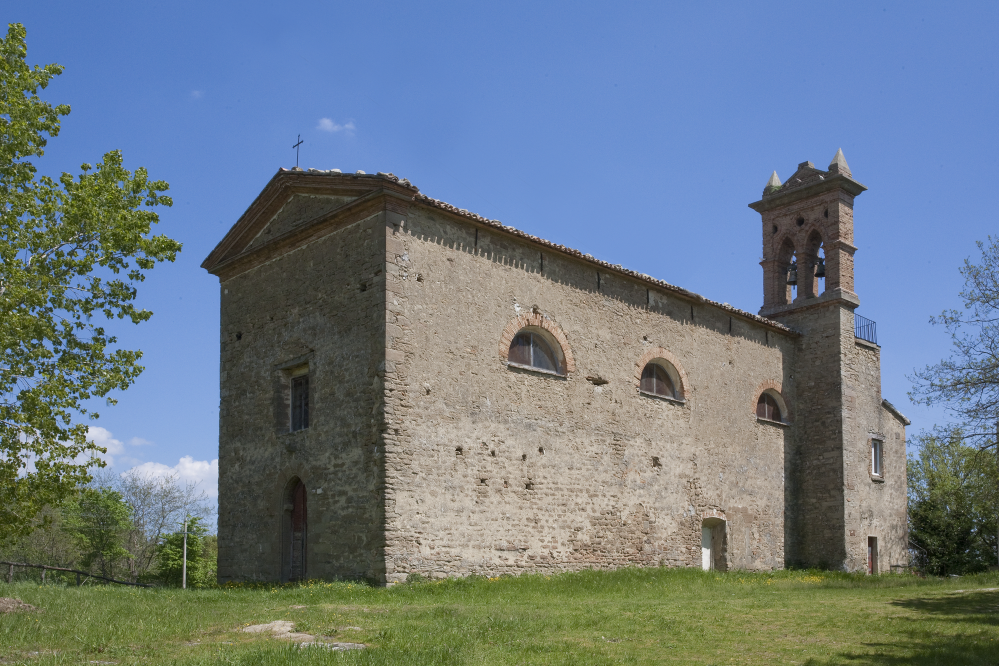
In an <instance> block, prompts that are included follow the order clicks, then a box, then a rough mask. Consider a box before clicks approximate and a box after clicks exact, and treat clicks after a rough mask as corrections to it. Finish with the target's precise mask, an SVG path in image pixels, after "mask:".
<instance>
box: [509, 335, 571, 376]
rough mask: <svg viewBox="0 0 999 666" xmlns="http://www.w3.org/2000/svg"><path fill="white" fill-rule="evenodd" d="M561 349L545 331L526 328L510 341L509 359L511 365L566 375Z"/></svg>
mask: <svg viewBox="0 0 999 666" xmlns="http://www.w3.org/2000/svg"><path fill="white" fill-rule="evenodd" d="M560 351H561V349H560V348H559V347H558V344H557V343H554V342H552V341H550V340H548V336H546V335H545V334H544V333H541V332H539V331H533V330H528V329H525V330H522V331H520V332H519V333H517V335H516V336H514V338H513V342H511V343H510V353H509V354H508V355H507V361H509V363H510V364H511V365H517V366H521V367H524V368H531V369H532V370H540V371H542V372H550V373H552V374H555V375H564V374H565V365H564V364H563V362H562V354H561V353H559V352H560Z"/></svg>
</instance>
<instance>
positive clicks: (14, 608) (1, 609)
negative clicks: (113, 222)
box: [0, 597, 38, 613]
mask: <svg viewBox="0 0 999 666" xmlns="http://www.w3.org/2000/svg"><path fill="white" fill-rule="evenodd" d="M36 610H38V609H37V608H35V607H34V606H32V605H31V604H26V603H24V602H23V601H21V600H20V599H12V598H10V597H0V613H23V612H28V611H36Z"/></svg>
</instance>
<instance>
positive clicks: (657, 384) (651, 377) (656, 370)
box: [638, 362, 676, 400]
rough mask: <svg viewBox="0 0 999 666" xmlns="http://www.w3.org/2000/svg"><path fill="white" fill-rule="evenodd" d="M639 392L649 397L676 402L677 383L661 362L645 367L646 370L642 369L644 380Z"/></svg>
mask: <svg viewBox="0 0 999 666" xmlns="http://www.w3.org/2000/svg"><path fill="white" fill-rule="evenodd" d="M638 390H640V391H641V392H642V393H646V394H648V395H655V396H658V397H660V398H672V399H673V400H676V383H675V382H674V381H673V378H672V377H670V373H669V371H668V370H667V369H666V368H665V367H664V364H663V363H661V362H660V363H656V362H652V363H647V364H646V365H645V368H643V369H642V380H641V383H640V384H639V388H638Z"/></svg>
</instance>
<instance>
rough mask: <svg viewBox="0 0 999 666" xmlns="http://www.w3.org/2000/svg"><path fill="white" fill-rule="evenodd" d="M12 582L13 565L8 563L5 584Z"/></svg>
mask: <svg viewBox="0 0 999 666" xmlns="http://www.w3.org/2000/svg"><path fill="white" fill-rule="evenodd" d="M13 582H14V565H13V564H12V565H10V569H9V570H8V571H7V584H8V585H9V584H11V583H13Z"/></svg>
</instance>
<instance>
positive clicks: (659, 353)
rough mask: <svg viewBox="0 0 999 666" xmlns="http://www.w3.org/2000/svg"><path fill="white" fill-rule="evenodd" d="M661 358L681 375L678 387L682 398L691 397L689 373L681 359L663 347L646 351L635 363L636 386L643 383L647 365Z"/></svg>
mask: <svg viewBox="0 0 999 666" xmlns="http://www.w3.org/2000/svg"><path fill="white" fill-rule="evenodd" d="M659 359H661V360H663V361H666V362H667V363H669V364H670V365H672V366H673V367H674V368H675V369H676V374H677V375H679V377H680V386H677V387H676V388H677V391H678V392H679V394H680V399H681V400H686V399H687V398H689V397H690V393H691V387H690V380H688V379H687V373H686V371H684V369H683V366H682V365H681V364H680V359H678V358H677V357H676V356H675V355H674V354H673V353H672V352H670V351H669V350H668V349H663V348H662V347H654V348H652V349H650V350H648V351H646V352H645V353H644V354H642V357H641V358H640V359H638V363H637V364H636V365H635V388H638V387H639V386H641V384H642V371H643V370H645V366H646V365H648V364H649V363H651V362H652V361H656V360H659Z"/></svg>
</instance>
